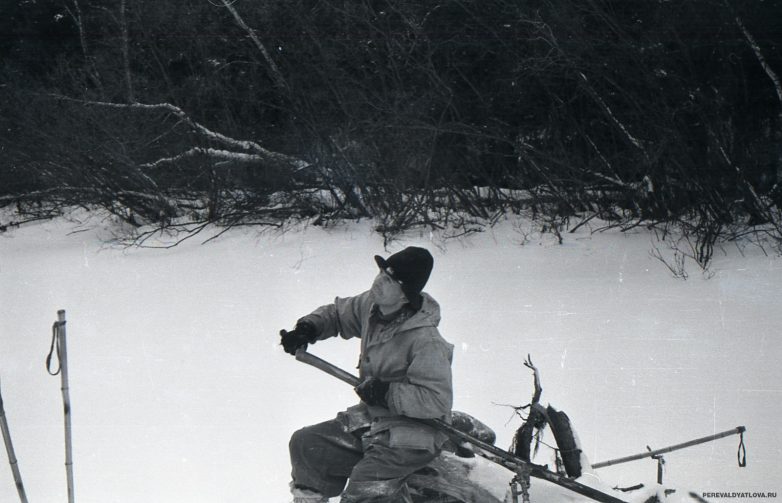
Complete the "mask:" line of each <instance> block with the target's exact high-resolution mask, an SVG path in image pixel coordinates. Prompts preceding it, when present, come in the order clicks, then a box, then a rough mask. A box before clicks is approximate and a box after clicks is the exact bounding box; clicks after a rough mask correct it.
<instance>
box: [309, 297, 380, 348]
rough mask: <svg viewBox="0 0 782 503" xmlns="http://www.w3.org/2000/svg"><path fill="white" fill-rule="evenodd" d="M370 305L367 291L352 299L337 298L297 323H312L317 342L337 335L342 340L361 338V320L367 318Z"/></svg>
mask: <svg viewBox="0 0 782 503" xmlns="http://www.w3.org/2000/svg"><path fill="white" fill-rule="evenodd" d="M370 305H371V300H370V299H369V291H366V292H364V293H361V294H359V295H356V296H354V297H344V298H340V297H337V298H336V299H334V303H332V304H326V305H325V306H321V307H319V308H317V309H316V310H314V311H313V312H311V313H310V314H308V315H306V316H304V317H302V318H300V319H299V322H302V321H306V322H309V323H312V325H314V326H315V329H316V330H317V333H318V337H317V340H319V341H320V340H323V339H328V338H330V337H336V336H337V335H340V336H342V338H344V339H350V338H351V337H361V327H362V323H363V321H362V320H364V319H365V318H366V317H367V316H368V313H369V307H370Z"/></svg>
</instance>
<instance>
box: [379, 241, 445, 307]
mask: <svg viewBox="0 0 782 503" xmlns="http://www.w3.org/2000/svg"><path fill="white" fill-rule="evenodd" d="M375 262H377V265H378V267H380V268H381V269H383V270H384V271H385V272H386V273H387V274H388V275H389V276H391V277H392V278H394V279H395V280H396V281H397V282H399V284H400V285H401V286H402V291H403V292H404V294H405V297H407V300H408V301H410V305H411V306H413V307H414V308H415V309H420V308H421V302H422V297H421V290H423V289H424V285H426V282H427V281H428V280H429V275H430V274H431V273H432V267H433V266H434V258H432V254H431V253H429V251H428V250H426V249H424V248H419V247H417V246H408V247H407V248H405V249H404V250H402V251H400V252H397V253H394V254H393V255H391V256H390V257H388V258H387V259H384V258H383V257H381V256H380V255H375Z"/></svg>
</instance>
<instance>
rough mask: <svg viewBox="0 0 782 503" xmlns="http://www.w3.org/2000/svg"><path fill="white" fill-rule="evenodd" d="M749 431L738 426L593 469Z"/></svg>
mask: <svg viewBox="0 0 782 503" xmlns="http://www.w3.org/2000/svg"><path fill="white" fill-rule="evenodd" d="M745 431H747V429H746V428H745V427H743V426H737V427H735V428H733V429H732V430H727V431H723V432H721V433H717V434H715V435H709V436H708V437H703V438H696V439H695V440H690V441H689V442H684V443H681V444H676V445H671V446H669V447H663V448H662V449H656V450H654V451H647V452H642V453H640V454H634V455H632V456H626V457H624V458H617V459H611V460H609V461H601V462H599V463H595V464H593V465H592V468H603V467H606V466H611V465H618V464H620V463H627V462H629V461H635V460H638V459H643V458H650V457H652V456H657V455H659V454H665V453H666V452H672V451H678V450H679V449H684V448H686V447H692V446H693V445H698V444H704V443H706V442H711V441H713V440H717V439H720V438H724V437H728V436H730V435H740V434H741V433H744V432H745Z"/></svg>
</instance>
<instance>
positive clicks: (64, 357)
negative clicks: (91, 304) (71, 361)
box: [57, 309, 74, 503]
mask: <svg viewBox="0 0 782 503" xmlns="http://www.w3.org/2000/svg"><path fill="white" fill-rule="evenodd" d="M57 331H58V335H59V337H58V338H57V341H58V345H59V350H60V351H59V352H60V368H61V372H60V382H61V383H62V386H61V388H60V389H61V390H62V404H63V411H64V415H65V474H66V477H67V480H68V503H73V501H74V497H73V442H72V440H71V396H70V391H69V387H68V351H67V346H66V344H65V310H64V309H60V310H59V311H57Z"/></svg>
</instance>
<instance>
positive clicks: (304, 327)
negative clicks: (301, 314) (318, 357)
mask: <svg viewBox="0 0 782 503" xmlns="http://www.w3.org/2000/svg"><path fill="white" fill-rule="evenodd" d="M317 337H318V333H317V330H316V329H315V325H313V324H312V323H309V322H307V321H300V322H298V323H297V324H296V328H294V329H293V330H291V331H290V332H288V331H287V330H280V344H281V345H282V348H283V349H284V350H285V352H286V353H288V354H291V355H295V354H296V350H297V349H299V348H304V349H307V344H309V343H311V342H315V339H317Z"/></svg>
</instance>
